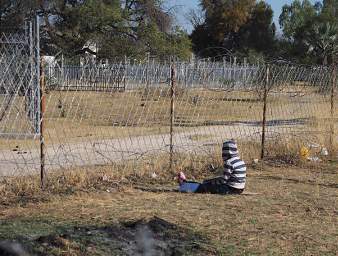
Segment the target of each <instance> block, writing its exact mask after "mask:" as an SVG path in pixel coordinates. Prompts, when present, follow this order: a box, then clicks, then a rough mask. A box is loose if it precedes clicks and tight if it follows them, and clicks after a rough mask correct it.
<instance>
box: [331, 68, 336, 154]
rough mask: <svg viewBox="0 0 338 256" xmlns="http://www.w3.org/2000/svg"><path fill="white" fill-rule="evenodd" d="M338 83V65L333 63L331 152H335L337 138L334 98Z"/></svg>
mask: <svg viewBox="0 0 338 256" xmlns="http://www.w3.org/2000/svg"><path fill="white" fill-rule="evenodd" d="M336 83H337V65H336V63H335V62H333V68H332V84H331V104H330V105H331V106H330V111H331V124H330V130H331V132H330V147H331V151H333V148H334V136H335V131H334V128H335V127H334V112H335V105H334V96H335V87H336Z"/></svg>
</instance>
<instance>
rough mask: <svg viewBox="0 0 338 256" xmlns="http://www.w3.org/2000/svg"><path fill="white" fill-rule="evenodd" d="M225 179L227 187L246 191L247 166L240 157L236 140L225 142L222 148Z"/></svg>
mask: <svg viewBox="0 0 338 256" xmlns="http://www.w3.org/2000/svg"><path fill="white" fill-rule="evenodd" d="M222 158H223V163H224V177H225V179H226V180H227V183H226V184H227V185H229V186H230V187H233V188H236V189H244V188H245V181H246V165H245V163H244V161H243V160H242V159H240V157H239V152H238V149H237V144H236V142H235V141H234V140H230V141H225V142H224V143H223V147H222Z"/></svg>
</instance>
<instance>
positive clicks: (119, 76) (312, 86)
mask: <svg viewBox="0 0 338 256" xmlns="http://www.w3.org/2000/svg"><path fill="white" fill-rule="evenodd" d="M31 33H32V31H31ZM31 37H33V35H31ZM28 38H29V37H27V35H23V36H22V38H21V39H20V40H17V38H15V40H14V39H13V38H12V37H6V36H4V35H2V36H1V37H0V64H1V65H0V175H9V174H27V173H34V172H36V171H37V170H39V168H40V161H41V158H40V144H39V141H37V138H39V136H40V133H39V129H38V128H39V124H40V123H41V121H42V120H41V119H40V118H39V115H37V113H39V111H40V103H41V98H40V97H39V93H40V91H39V90H40V87H39V81H40V76H39V73H38V69H39V68H38V66H37V64H38V63H39V62H38V60H37V55H36V51H37V50H38V46H37V45H36V43H35V42H34V40H33V41H32V40H28ZM27 40H28V41H27ZM3 41H6V42H7V43H5V44H1V42H3ZM173 65H174V68H175V71H176V76H175V77H171V69H172V68H173ZM44 71H45V77H46V91H45V92H42V93H44V96H45V98H46V110H45V112H44V113H43V115H42V117H43V120H44V122H45V130H44V133H45V134H44V142H45V145H46V149H45V151H46V152H45V154H46V161H45V166H46V168H47V170H54V169H68V168H73V167H78V166H93V165H104V164H114V163H119V162H130V161H131V162H134V163H138V162H140V163H142V161H146V160H145V159H147V161H149V159H151V160H150V161H158V160H159V159H161V158H165V157H167V156H168V154H169V152H170V136H172V141H173V147H174V153H175V155H176V156H177V157H178V156H179V155H188V156H189V155H211V154H214V153H215V152H217V150H219V146H220V144H221V143H222V141H223V140H225V139H229V138H234V139H236V140H238V142H239V144H240V148H241V153H242V154H243V157H244V158H245V159H252V158H257V157H259V152H260V147H261V140H262V126H263V125H264V127H265V128H266V130H265V132H266V151H267V153H268V154H270V155H273V154H280V153H281V152H283V150H291V148H292V150H294V149H297V148H299V147H300V146H301V145H306V144H309V143H317V144H320V145H322V146H323V147H324V146H325V147H329V135H330V134H331V135H332V134H333V136H335V134H337V133H336V130H337V125H336V124H334V121H335V120H337V117H338V113H337V110H336V109H334V110H333V114H331V112H332V104H331V101H332V99H333V100H335V99H336V94H334V95H333V98H332V92H334V93H335V91H334V90H332V86H336V85H333V81H334V80H333V77H334V75H335V74H334V70H333V69H332V68H329V67H322V66H306V65H297V64H292V63H281V62H272V61H271V62H267V63H260V64H255V65H252V64H249V63H247V62H245V61H240V62H234V61H232V62H228V61H227V59H226V58H223V59H222V61H218V62H217V61H208V60H206V59H203V60H194V61H190V62H178V61H175V62H163V61H162V62H157V61H156V60H149V59H148V60H147V61H146V62H144V61H142V62H137V61H133V60H129V59H128V58H125V59H124V61H119V62H114V63H107V62H106V63H95V61H93V60H91V61H84V62H83V65H78V66H74V65H67V64H65V63H62V62H61V61H60V60H56V61H55V60H53V61H51V62H47V63H46V65H45V67H44ZM173 79H174V80H175V83H174V85H175V88H174V89H175V98H174V106H175V109H174V111H173V113H174V118H173V120H174V123H173V126H174V133H173V134H170V129H169V128H170V125H171V120H172V118H171V114H170V110H171V109H170V108H171V105H170V101H171V94H170V89H171V88H170V86H171V85H172V84H173ZM265 94H266V97H264V95H265ZM264 106H265V107H266V108H265V110H266V112H263V109H264ZM333 106H334V105H333ZM263 115H265V117H266V122H265V123H263ZM332 124H333V132H332ZM335 138H336V137H335ZM290 145H292V147H291V146H290Z"/></svg>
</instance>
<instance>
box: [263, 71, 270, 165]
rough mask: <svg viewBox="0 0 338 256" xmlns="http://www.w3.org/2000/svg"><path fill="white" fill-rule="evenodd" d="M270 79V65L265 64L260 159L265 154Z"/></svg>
mask: <svg viewBox="0 0 338 256" xmlns="http://www.w3.org/2000/svg"><path fill="white" fill-rule="evenodd" d="M269 80H270V66H269V65H267V66H266V74H265V81H264V95H263V121H262V142H261V159H264V155H265V128H266V105H267V98H268V86H269Z"/></svg>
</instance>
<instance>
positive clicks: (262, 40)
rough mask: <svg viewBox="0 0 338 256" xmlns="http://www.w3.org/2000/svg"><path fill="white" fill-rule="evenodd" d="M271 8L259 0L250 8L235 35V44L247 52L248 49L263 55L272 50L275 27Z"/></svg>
mask: <svg viewBox="0 0 338 256" xmlns="http://www.w3.org/2000/svg"><path fill="white" fill-rule="evenodd" d="M272 19H273V10H272V8H271V6H270V5H268V4H266V3H265V2H263V1H261V2H258V3H257V4H256V5H255V7H254V9H253V10H252V13H251V16H250V18H249V20H248V21H247V23H246V24H244V25H243V26H242V27H241V28H240V30H239V32H238V36H237V38H238V39H237V46H238V49H239V50H240V51H244V52H245V53H247V51H248V50H249V49H251V51H256V52H258V53H263V54H265V55H271V54H273V52H274V50H275V49H274V48H275V47H274V44H275V33H276V27H275V24H274V23H273V22H272Z"/></svg>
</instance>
